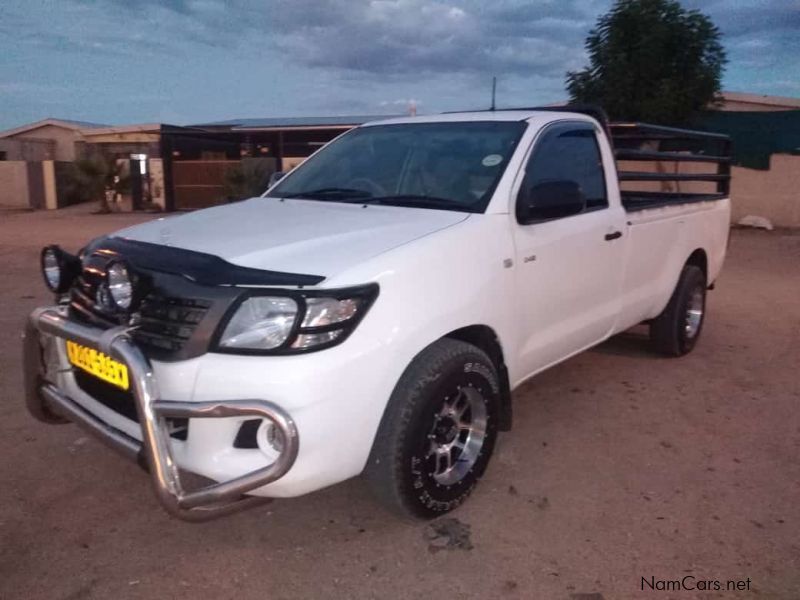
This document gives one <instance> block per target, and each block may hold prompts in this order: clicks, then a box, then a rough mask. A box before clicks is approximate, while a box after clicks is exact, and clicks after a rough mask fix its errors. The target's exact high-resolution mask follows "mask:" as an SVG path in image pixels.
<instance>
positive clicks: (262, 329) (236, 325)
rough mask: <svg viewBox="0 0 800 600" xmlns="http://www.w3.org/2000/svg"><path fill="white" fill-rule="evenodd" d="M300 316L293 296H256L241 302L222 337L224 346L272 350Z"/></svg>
mask: <svg viewBox="0 0 800 600" xmlns="http://www.w3.org/2000/svg"><path fill="white" fill-rule="evenodd" d="M296 317H297V302H295V301H294V300H292V299H291V298H279V297H272V296H253V297H251V298H248V299H247V300H245V301H244V302H242V304H241V305H240V306H239V308H238V309H237V310H236V312H235V313H234V314H233V317H232V318H231V319H230V321H228V324H227V325H226V327H225V331H223V332H222V337H221V338H220V340H219V345H220V347H222V348H243V349H249V350H271V349H273V348H277V347H279V346H281V345H282V344H283V343H284V342H285V341H286V340H287V339H288V338H289V334H290V333H291V331H292V327H293V326H294V322H295V319H296Z"/></svg>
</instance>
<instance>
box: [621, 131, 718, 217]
mask: <svg viewBox="0 0 800 600" xmlns="http://www.w3.org/2000/svg"><path fill="white" fill-rule="evenodd" d="M608 130H609V132H610V134H611V140H612V143H613V146H614V155H615V158H616V160H617V175H618V178H619V184H620V195H621V198H622V205H623V206H624V207H625V210H626V211H628V212H636V211H641V210H646V209H651V208H659V207H663V206H673V205H684V204H693V203H697V202H709V201H715V200H722V199H725V198H727V197H728V195H729V186H730V165H731V143H730V139H729V138H728V137H727V136H725V135H720V134H716V133H707V132H703V131H692V130H689V129H676V128H672V127H662V126H659V125H647V124H644V123H610V124H609V125H608Z"/></svg>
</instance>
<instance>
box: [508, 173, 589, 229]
mask: <svg viewBox="0 0 800 600" xmlns="http://www.w3.org/2000/svg"><path fill="white" fill-rule="evenodd" d="M585 208H586V198H584V197H583V192H581V188H580V186H579V185H578V184H577V183H576V182H575V181H569V180H566V179H563V180H554V181H543V182H542V183H539V184H537V185H535V186H533V187H532V188H527V187H525V186H524V184H523V188H522V190H520V193H519V198H518V199H517V221H519V222H520V223H522V224H523V225H525V224H528V223H534V222H536V221H546V220H548V219H560V218H562V217H569V216H571V215H577V214H579V213H582V212H583V211H584V209H585Z"/></svg>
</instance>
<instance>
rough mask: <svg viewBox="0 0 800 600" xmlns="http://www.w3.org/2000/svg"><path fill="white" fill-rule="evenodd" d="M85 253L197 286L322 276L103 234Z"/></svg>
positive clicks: (310, 281) (289, 282) (295, 282)
mask: <svg viewBox="0 0 800 600" xmlns="http://www.w3.org/2000/svg"><path fill="white" fill-rule="evenodd" d="M86 254H87V255H90V254H94V255H100V256H107V257H108V258H109V259H110V258H114V257H115V256H118V257H119V258H120V259H122V260H125V261H126V262H128V263H129V264H130V265H131V266H133V267H139V268H142V269H147V270H150V271H159V272H162V273H172V274H175V275H181V276H183V277H186V278H187V279H190V280H191V281H194V282H196V283H198V284H200V285H222V286H235V285H244V286H246V285H258V286H262V285H263V286H269V285H280V286H298V287H302V286H307V285H316V284H318V283H320V282H321V281H323V280H324V279H325V277H323V276H322V275H304V274H298V273H284V272H282V271H266V270H263V269H253V268H250V267H242V266H239V265H234V264H232V263H229V262H228V261H226V260H223V259H222V258H220V257H219V256H215V255H213V254H206V253H205V252H196V251H194V250H186V249H185V248H174V247H172V246H164V245H161V244H151V243H149V242H138V241H135V240H129V239H125V238H118V237H103V238H99V239H97V240H95V241H93V242H92V243H91V244H89V245H88V246H87V247H86Z"/></svg>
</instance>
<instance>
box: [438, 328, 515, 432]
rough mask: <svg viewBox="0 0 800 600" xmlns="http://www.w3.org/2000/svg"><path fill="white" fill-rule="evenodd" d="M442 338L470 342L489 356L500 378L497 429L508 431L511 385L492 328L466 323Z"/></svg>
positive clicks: (500, 349)
mask: <svg viewBox="0 0 800 600" xmlns="http://www.w3.org/2000/svg"><path fill="white" fill-rule="evenodd" d="M442 338H450V339H454V340H459V341H462V342H466V343H468V344H472V345H473V346H475V347H477V348H480V349H481V350H483V351H484V352H486V354H487V355H488V356H489V358H490V359H491V360H492V363H494V366H495V369H497V375H498V377H499V378H500V422H499V424H498V427H497V428H498V430H499V431H510V430H511V424H512V416H513V414H512V407H511V385H510V382H509V377H508V367H507V366H506V361H505V356H504V354H503V346H502V344H501V343H500V338H499V337H498V335H497V333H495V331H494V329H492V328H491V327H489V326H488V325H468V326H466V327H460V328H458V329H454V330H453V331H451V332H449V333H447V334H445V335H443V336H442Z"/></svg>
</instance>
